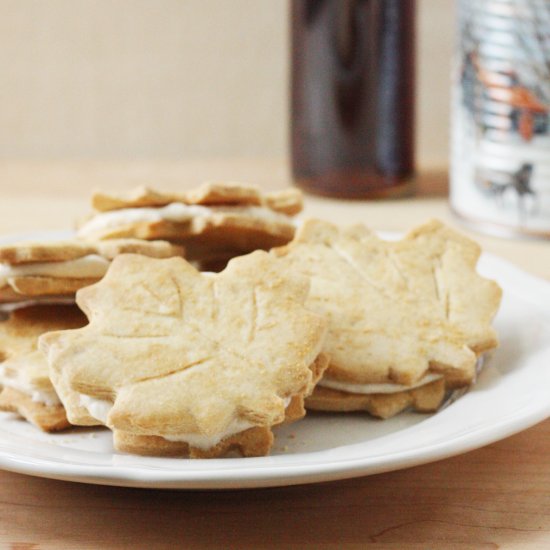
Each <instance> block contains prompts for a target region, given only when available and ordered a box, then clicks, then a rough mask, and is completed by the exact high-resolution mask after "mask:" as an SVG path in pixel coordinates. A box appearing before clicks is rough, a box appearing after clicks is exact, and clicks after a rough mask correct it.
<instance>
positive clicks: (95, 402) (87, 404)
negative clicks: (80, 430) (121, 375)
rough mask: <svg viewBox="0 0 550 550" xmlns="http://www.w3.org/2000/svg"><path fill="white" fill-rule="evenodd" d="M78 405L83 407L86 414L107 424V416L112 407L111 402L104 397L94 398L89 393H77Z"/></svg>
mask: <svg viewBox="0 0 550 550" xmlns="http://www.w3.org/2000/svg"><path fill="white" fill-rule="evenodd" d="M79 402H80V406H81V407H84V408H85V409H86V410H87V411H88V414H89V415H90V416H91V417H93V418H95V419H96V420H99V421H100V422H102V423H103V424H107V417H108V416H109V413H110V412H111V409H112V408H113V403H112V402H111V401H106V400H105V399H95V398H93V397H90V396H89V395H85V394H83V393H81V394H79Z"/></svg>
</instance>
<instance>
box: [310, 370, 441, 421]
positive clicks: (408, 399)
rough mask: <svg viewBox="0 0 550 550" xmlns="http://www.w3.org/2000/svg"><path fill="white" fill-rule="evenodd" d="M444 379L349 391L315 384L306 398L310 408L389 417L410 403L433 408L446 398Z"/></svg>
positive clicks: (423, 408) (419, 409)
mask: <svg viewBox="0 0 550 550" xmlns="http://www.w3.org/2000/svg"><path fill="white" fill-rule="evenodd" d="M445 393H446V391H445V380H444V379H443V378H440V379H439V380H435V381H434V382H430V383H428V384H426V385H424V386H420V387H418V388H414V389H412V390H405V391H401V392H396V393H372V394H360V393H350V392H344V391H339V390H333V389H331V388H325V387H322V386H319V385H317V386H316V387H315V389H314V390H313V393H312V394H311V395H310V396H309V397H308V398H307V399H306V406H307V408H308V409H309V410H313V411H333V412H352V411H367V412H368V413H369V414H371V415H372V416H376V417H378V418H390V417H392V416H395V415H396V414H398V413H400V412H401V411H403V410H405V409H407V408H409V407H412V408H413V409H414V410H415V411H417V412H426V413H427V412H435V411H436V410H437V409H438V408H439V406H440V405H441V403H442V402H443V399H444V398H445Z"/></svg>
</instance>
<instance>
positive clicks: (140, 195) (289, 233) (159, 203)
mask: <svg viewBox="0 0 550 550" xmlns="http://www.w3.org/2000/svg"><path fill="white" fill-rule="evenodd" d="M92 204H93V207H94V209H95V214H93V215H92V216H91V217H90V218H89V219H88V220H87V221H85V222H84V223H83V224H81V226H80V228H79V230H78V235H79V237H80V238H82V239H112V238H127V237H134V238H139V239H147V240H151V239H166V240H169V241H171V242H178V243H183V244H185V246H186V250H187V254H186V257H187V258H189V259H192V260H202V259H204V258H205V257H207V258H212V257H214V256H216V257H217V258H220V257H225V256H228V255H229V256H231V257H234V256H237V255H242V254H244V253H247V252H251V251H253V250H257V249H263V250H268V249H269V248H271V247H273V246H279V245H281V244H285V243H287V242H288V241H290V240H291V239H292V237H293V235H294V231H295V226H294V221H293V219H292V216H294V215H295V214H297V213H298V212H300V211H301V209H302V195H301V192H300V191H298V190H296V189H287V190H284V191H278V192H271V193H263V192H262V191H261V190H260V188H259V187H257V186H253V185H245V184H239V183H232V182H210V183H205V184H203V185H202V186H200V187H198V188H197V189H192V190H190V191H187V192H182V193H162V192H158V191H155V190H152V189H148V188H145V187H140V188H138V189H135V190H133V191H131V192H129V193H126V194H107V193H101V192H96V193H95V194H94V195H93V197H92Z"/></svg>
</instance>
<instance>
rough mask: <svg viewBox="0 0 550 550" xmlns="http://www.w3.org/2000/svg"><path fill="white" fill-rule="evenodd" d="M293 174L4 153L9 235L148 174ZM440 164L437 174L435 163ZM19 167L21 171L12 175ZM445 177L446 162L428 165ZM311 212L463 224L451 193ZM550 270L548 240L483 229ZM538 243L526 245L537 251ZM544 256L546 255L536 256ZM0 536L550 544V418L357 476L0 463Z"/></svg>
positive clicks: (87, 544)
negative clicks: (232, 481) (99, 481)
mask: <svg viewBox="0 0 550 550" xmlns="http://www.w3.org/2000/svg"><path fill="white" fill-rule="evenodd" d="M224 171H225V172H226V173H229V174H228V175H229V176H231V177H233V178H238V179H246V180H248V181H260V183H262V184H263V185H265V186H267V187H278V186H281V185H284V184H286V183H287V182H288V176H287V175H286V170H285V167H284V164H283V163H281V162H277V161H256V162H253V161H236V160H231V161H216V162H210V163H205V162H204V161H202V162H197V163H179V164H174V163H171V164H167V163H162V162H158V163H141V164H140V163H135V164H133V165H129V164H124V163H72V164H66V163H48V164H44V163H42V164H39V165H36V164H35V165H32V164H22V163H10V164H7V163H4V164H0V235H1V234H5V233H8V232H11V231H13V230H15V229H16V230H17V231H22V230H25V229H29V230H33V229H39V228H49V229H54V228H58V229H60V228H63V227H69V226H70V225H71V223H72V220H73V219H74V217H75V216H76V215H80V214H84V213H85V212H86V210H87V206H86V201H85V197H86V195H87V193H88V191H89V189H90V188H91V187H93V186H100V185H101V186H106V187H109V186H113V185H115V184H116V186H117V187H127V186H130V185H131V184H133V183H136V182H138V181H139V182H141V181H142V180H144V179H146V178H147V177H151V178H152V180H154V181H161V183H163V184H165V186H168V187H171V186H179V185H185V186H188V185H191V184H194V183H196V182H197V181H201V180H202V179H209V176H208V175H206V174H208V173H210V174H215V177H223V175H222V174H223V173H224ZM428 174H429V173H428ZM8 175H9V179H6V176H8ZM423 178H424V179H423V185H424V186H425V187H427V188H428V189H433V187H432V186H431V185H429V184H428V180H430V178H431V179H433V180H434V181H437V182H439V184H438V185H441V182H443V185H444V181H445V176H444V173H443V172H441V171H439V173H438V172H437V171H435V172H433V176H430V175H423ZM307 211H308V214H310V215H318V216H323V217H329V218H331V219H334V220H335V221H341V222H342V223H344V222H346V223H348V222H349V223H351V222H355V221H364V222H367V223H368V224H369V225H372V226H373V227H377V228H380V227H383V228H388V229H404V228H406V227H408V226H410V225H412V224H414V223H417V222H419V221H422V220H423V219H425V218H426V217H430V216H437V217H442V218H444V219H446V220H450V221H452V218H450V216H449V214H448V211H447V207H446V204H445V200H444V199H443V198H438V197H436V196H434V193H433V192H432V191H430V192H429V193H427V194H424V195H422V196H419V197H416V198H414V199H409V200H406V201H396V202H385V201H381V202H373V203H366V202H335V201H331V200H327V199H320V198H313V197H308V199H307ZM476 238H478V240H481V241H482V242H483V244H484V246H485V247H486V248H489V249H491V250H494V251H496V252H498V253H500V254H502V255H504V256H506V257H508V258H509V259H510V260H512V261H516V262H518V263H523V264H524V267H526V268H527V269H528V270H531V271H533V272H534V273H538V274H541V275H546V276H550V250H548V248H549V247H548V244H547V243H540V242H527V241H499V240H497V239H488V238H485V237H476ZM526 250H527V252H526ZM533 254H534V255H535V256H534V257H533ZM0 484H1V496H0V547H1V548H11V549H14V550H31V549H44V548H56V549H57V548H86V549H87V548H174V547H185V548H278V547H293V548H308V547H310V548H321V549H323V548H342V547H346V548H364V547H365V545H366V544H370V545H371V547H373V548H377V547H381V548H390V549H391V548H393V549H402V548H407V549H409V548H412V549H415V548H418V549H425V548H465V549H466V548H468V549H470V548H521V549H523V548H549V547H550V420H547V421H545V422H543V423H541V424H539V425H537V426H535V427H533V428H531V429H529V430H527V431H525V432H523V433H520V434H518V435H515V436H513V437H510V438H508V439H506V440H504V441H501V442H499V443H496V444H493V445H490V446H488V447H485V448H483V449H479V450H477V451H473V452H470V453H467V454H464V455H462V456H458V457H454V458H451V459H447V460H443V461H440V462H437V463H434V464H428V465H425V466H420V467H416V468H410V469H407V470H402V471H399V472H392V473H387V474H381V475H377V476H371V477H363V478H358V479H352V480H348V481H341V482H333V483H326V484H317V485H306V486H296V487H288V488H277V489H262V490H249V491H225V492H200V491H197V492H190V491H179V492H178V491H156V490H140V489H121V488H114V487H102V486H94V485H84V484H77V483H68V482H61V481H53V480H46V479H39V478H32V477H29V476H23V475H19V474H13V473H8V472H0Z"/></svg>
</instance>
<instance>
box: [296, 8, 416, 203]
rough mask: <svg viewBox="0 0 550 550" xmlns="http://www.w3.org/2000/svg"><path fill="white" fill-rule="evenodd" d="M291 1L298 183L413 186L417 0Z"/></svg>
mask: <svg viewBox="0 0 550 550" xmlns="http://www.w3.org/2000/svg"><path fill="white" fill-rule="evenodd" d="M291 6H292V8H291V10H292V14H291V15H292V75H291V82H292V106H291V116H292V118H291V139H292V170H293V175H294V179H295V182H296V184H297V185H298V186H299V187H301V188H303V189H304V190H306V191H311V192H313V193H319V194H323V195H330V196H336V197H346V198H361V197H367V198H368V197H372V198H375V197H385V196H401V195H405V194H408V193H409V192H410V191H411V184H412V176H413V173H414V57H415V55H414V36H415V32H414V27H415V0H292V3H291Z"/></svg>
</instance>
